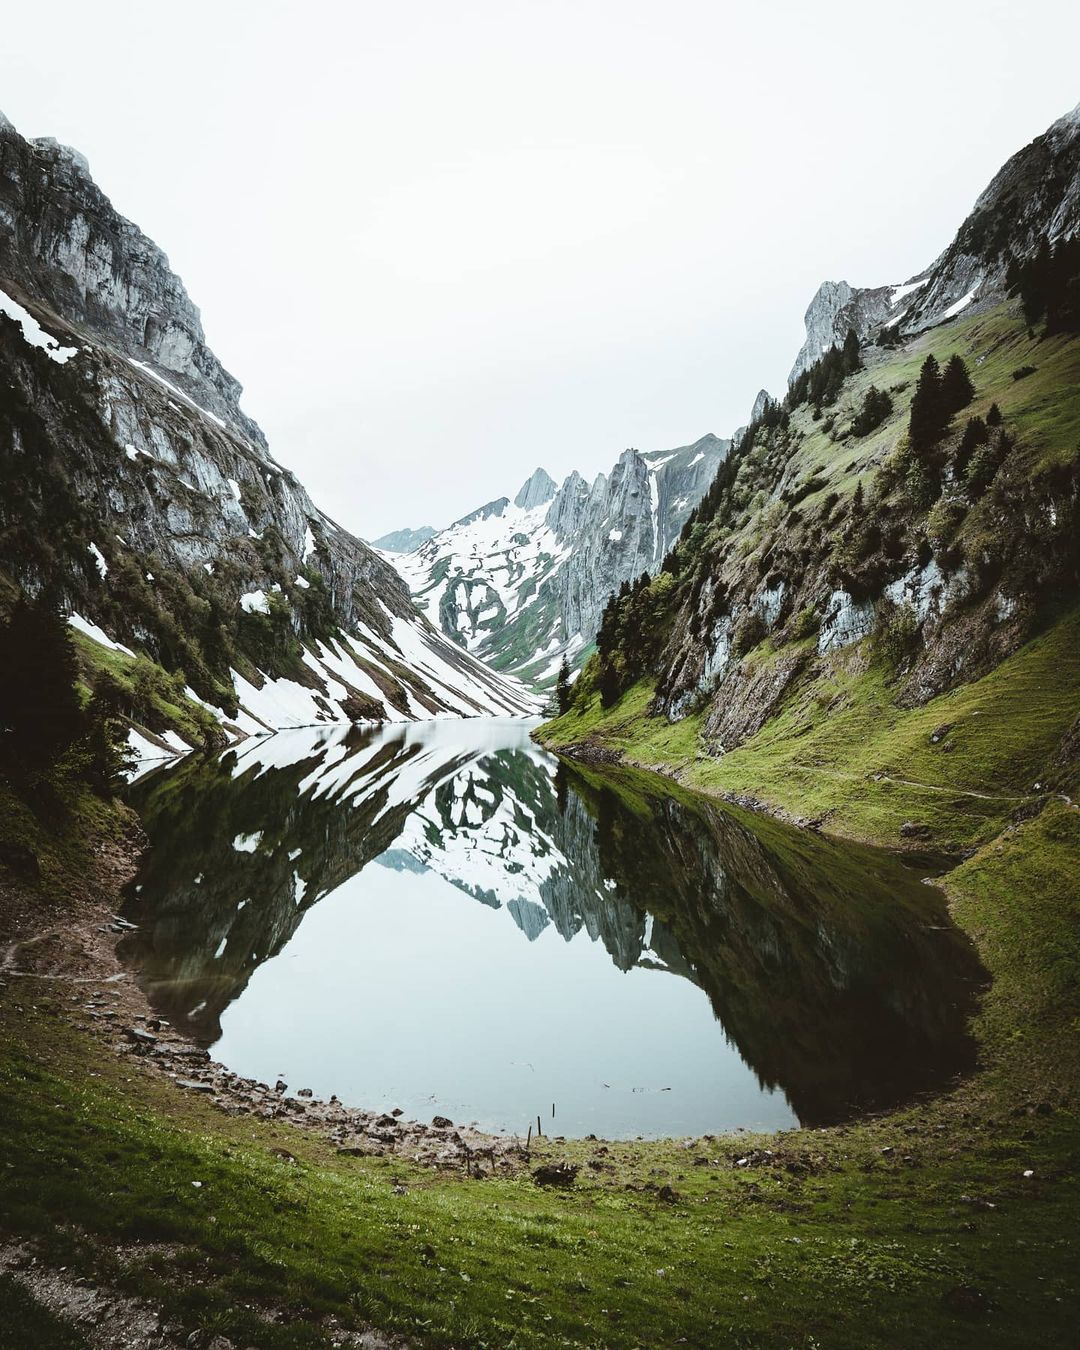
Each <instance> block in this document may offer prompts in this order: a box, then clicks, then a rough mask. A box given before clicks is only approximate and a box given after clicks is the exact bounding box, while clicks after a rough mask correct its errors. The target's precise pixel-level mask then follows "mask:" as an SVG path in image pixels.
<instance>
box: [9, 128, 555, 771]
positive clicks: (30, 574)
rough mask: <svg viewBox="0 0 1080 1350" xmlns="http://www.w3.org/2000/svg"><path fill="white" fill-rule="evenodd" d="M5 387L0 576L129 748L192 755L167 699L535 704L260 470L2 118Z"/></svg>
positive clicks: (289, 487) (222, 389) (163, 323)
mask: <svg viewBox="0 0 1080 1350" xmlns="http://www.w3.org/2000/svg"><path fill="white" fill-rule="evenodd" d="M0 381H2V384H3V387H4V390H5V397H4V401H3V408H2V416H0V476H2V480H3V482H4V485H5V490H4V493H3V496H2V499H0V582H3V583H4V587H3V589H5V590H9V592H11V593H14V592H17V591H18V590H20V589H25V590H28V591H30V592H32V593H36V592H37V591H39V590H40V589H42V588H46V589H48V590H50V591H51V592H53V593H55V594H57V595H59V596H60V598H61V600H62V603H63V604H64V605H65V607H66V608H67V609H68V611H69V612H70V613H71V614H72V616H73V624H74V627H75V628H76V629H77V630H78V631H79V633H80V638H79V644H80V654H81V656H82V658H83V662H84V666H85V667H88V669H87V670H86V674H87V678H88V679H90V678H92V676H93V671H94V670H95V669H97V668H100V667H101V666H102V665H108V666H109V667H110V669H111V670H112V671H113V672H114V673H117V674H118V675H119V676H120V677H121V682H122V683H123V684H124V685H125V687H126V688H127V689H128V690H129V691H130V694H131V708H130V711H131V714H132V720H133V722H134V723H135V730H136V733H137V734H136V740H137V742H138V744H139V745H140V747H141V746H142V744H143V742H145V741H146V740H147V734H146V733H149V737H150V744H151V745H155V744H156V742H157V741H162V742H164V744H166V745H168V744H170V742H169V741H168V739H167V735H168V734H172V732H174V731H175V729H177V728H179V730H180V734H181V736H182V737H184V740H185V742H190V741H191V740H192V739H196V740H197V737H194V738H193V736H192V731H191V728H192V725H195V723H192V722H191V720H190V719H189V720H188V721H187V723H186V725H185V723H184V719H183V718H177V719H175V720H174V721H170V717H169V713H168V708H169V707H170V706H172V705H174V704H175V703H176V702H177V700H179V702H180V703H181V704H182V703H183V701H184V693H183V690H184V689H185V687H186V689H187V696H188V698H191V699H194V700H197V701H198V702H199V703H201V704H202V705H203V706H204V707H207V708H209V709H210V711H211V713H212V715H213V717H214V719H215V720H216V721H217V722H218V723H219V724H220V725H221V726H222V727H223V728H224V730H225V733H226V734H227V735H232V736H234V737H235V736H239V735H242V734H252V733H260V732H263V731H266V730H273V729H276V728H279V727H285V726H298V725H303V724H310V723H313V722H318V721H350V720H354V721H355V720H390V721H394V720H402V719H420V718H431V717H446V716H453V717H458V716H477V715H481V716H486V715H491V714H503V713H509V714H521V713H526V712H529V711H531V710H532V709H533V708H534V707H535V702H534V700H533V699H532V698H531V697H530V696H529V694H528V693H527V692H526V691H525V690H524V689H523V688H522V687H521V686H520V685H518V684H516V683H515V682H513V681H508V680H505V679H503V678H501V677H500V676H498V675H497V674H496V673H495V672H493V671H491V670H490V669H488V668H487V667H485V666H484V665H482V664H481V663H479V662H478V661H476V660H474V659H473V658H472V657H471V656H469V655H468V653H467V652H465V651H463V650H462V649H461V647H460V646H458V645H456V644H454V643H452V642H449V641H448V640H447V639H446V637H445V636H444V635H443V634H442V633H441V632H440V631H439V630H438V629H437V628H436V627H434V626H433V625H431V624H430V623H429V622H428V621H427V620H426V619H425V618H424V617H423V616H422V615H421V614H419V613H418V612H417V610H416V607H415V606H414V604H413V602H412V600H411V598H410V596H409V593H408V590H407V588H406V587H405V585H404V584H403V582H402V580H401V578H400V577H399V576H398V575H397V573H396V572H395V571H394V570H393V568H392V567H390V566H389V565H388V564H387V563H386V562H385V561H384V560H383V558H382V557H380V556H379V555H378V554H377V553H375V552H374V551H373V550H372V549H370V548H369V547H368V546H367V545H366V544H364V543H363V542H361V541H360V540H359V539H357V538H355V537H354V536H353V535H352V534H350V533H349V532H348V531H347V530H346V529H344V528H343V527H342V526H341V525H340V524H338V523H337V522H335V521H334V520H332V519H331V518H330V517H329V516H328V515H326V513H325V512H323V511H321V510H320V509H319V508H318V507H316V506H315V505H314V503H313V502H312V501H311V499H310V497H309V496H308V494H307V493H306V491H305V490H304V488H303V486H302V485H301V484H300V483H299V482H298V481H297V479H296V478H295V477H294V476H293V474H292V473H290V472H289V471H288V470H287V469H285V468H284V467H283V466H282V465H281V464H279V463H278V462H277V461H276V460H275V459H274V458H273V456H272V455H271V453H270V451H269V449H268V447H267V444H266V441H265V438H264V437H263V435H262V432H261V431H260V430H259V428H258V426H257V425H256V424H255V423H254V422H253V421H252V420H251V419H250V418H249V417H248V416H247V415H246V414H245V413H244V412H242V411H241V409H240V407H239V395H240V386H239V384H238V383H237V382H236V380H235V379H233V377H232V376H231V375H229V374H228V372H227V371H225V370H224V369H223V368H222V367H221V364H220V362H218V360H217V358H216V357H215V356H214V354H213V353H212V352H211V351H210V349H209V348H208V346H207V345H206V341H205V337H204V334H203V331H202V326H201V322H200V320H199V314H198V311H197V310H196V309H195V307H194V305H193V304H192V303H191V301H190V299H189V298H188V296H187V293H186V292H185V290H184V287H183V284H182V283H181V281H180V280H179V278H178V277H176V276H175V275H174V274H173V273H172V271H171V270H170V269H169V265H168V260H167V259H166V257H165V255H164V254H163V253H162V252H161V250H160V249H159V248H158V247H157V246H156V245H155V244H154V243H153V242H152V241H151V240H149V239H147V238H146V236H145V235H143V234H142V233H141V232H140V231H139V230H138V228H137V227H136V226H134V225H133V224H131V222H130V221H127V220H125V219H124V218H123V217H121V216H120V215H119V214H118V213H117V212H116V211H115V209H114V208H113V207H112V205H111V203H110V202H109V201H108V199H107V198H106V197H105V196H104V195H103V194H102V193H101V191H100V190H99V189H98V188H97V186H96V185H95V184H94V182H93V180H92V178H91V177H90V174H89V169H88V166H87V165H86V162H85V160H83V159H82V157H81V156H79V155H78V154H77V153H76V152H74V151H71V150H69V149H67V148H66V147H64V146H59V145H57V144H56V143H55V142H53V141H49V140H40V141H28V140H25V139H24V138H23V137H21V136H19V134H18V133H17V132H16V131H15V129H14V128H13V127H12V126H11V124H10V123H9V122H7V121H6V120H5V119H3V118H2V117H0ZM74 616H78V617H74ZM140 663H141V664H140ZM155 671H156V673H155ZM202 720H203V722H204V723H206V719H205V718H203V719H202ZM206 724H207V725H209V726H212V723H206ZM155 738H156V739H155ZM158 748H160V747H158Z"/></svg>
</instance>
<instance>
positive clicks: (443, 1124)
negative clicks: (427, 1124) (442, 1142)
mask: <svg viewBox="0 0 1080 1350" xmlns="http://www.w3.org/2000/svg"><path fill="white" fill-rule="evenodd" d="M431 1123H432V1125H433V1126H434V1127H435V1129H437V1130H450V1129H453V1126H454V1122H453V1121H452V1120H451V1119H450V1117H449V1116H432V1117H431Z"/></svg>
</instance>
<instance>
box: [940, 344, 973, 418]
mask: <svg viewBox="0 0 1080 1350" xmlns="http://www.w3.org/2000/svg"><path fill="white" fill-rule="evenodd" d="M974 397H975V386H974V385H973V384H972V383H971V376H970V375H969V374H968V369H967V366H966V365H965V364H964V358H963V357H962V356H958V355H956V354H955V353H954V354H953V355H952V356H950V357H949V360H948V362H947V364H946V366H945V372H944V374H943V375H942V377H941V401H942V403H943V405H944V407H945V408H946V409H947V411H948V413H949V415H950V416H951V415H952V414H953V413H956V412H959V411H960V409H961V408H966V407H967V405H968V404H969V403H970V402H971V400H972V399H973V398H974Z"/></svg>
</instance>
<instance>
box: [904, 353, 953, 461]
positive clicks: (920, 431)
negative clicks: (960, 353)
mask: <svg viewBox="0 0 1080 1350" xmlns="http://www.w3.org/2000/svg"><path fill="white" fill-rule="evenodd" d="M948 423H949V413H948V412H947V411H946V408H945V404H944V401H943V399H942V395H941V370H940V368H939V366H938V363H937V360H936V359H935V357H934V355H933V353H932V352H931V354H930V355H929V356H928V357H927V358H926V360H925V361H924V362H923V364H922V369H921V370H920V371H919V381H918V384H916V386H915V395H914V397H913V398H912V400H911V418H910V420H909V422H908V439H909V441H910V442H911V448H912V450H914V452H915V453H916V454H917V455H922V454H925V453H926V451H927V450H929V449H931V448H932V447H933V446H934V445H935V444H936V443H937V441H938V440H940V438H941V435H942V433H943V432H944V430H945V428H946V426H948Z"/></svg>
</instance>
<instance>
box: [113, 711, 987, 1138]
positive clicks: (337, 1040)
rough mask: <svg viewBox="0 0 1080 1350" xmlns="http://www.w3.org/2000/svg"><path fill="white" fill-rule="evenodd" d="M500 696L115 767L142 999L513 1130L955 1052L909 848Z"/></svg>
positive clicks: (616, 1119) (613, 1124)
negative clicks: (493, 701)
mask: <svg viewBox="0 0 1080 1350" xmlns="http://www.w3.org/2000/svg"><path fill="white" fill-rule="evenodd" d="M531 725H533V724H530V723H526V722H522V721H464V722H462V721H455V722H435V723H427V724H418V725H417V724H412V725H408V726H405V727H393V728H386V729H380V730H359V729H355V728H341V727H335V728H332V729H320V730H302V731H291V732H282V733H279V734H278V735H277V736H274V737H270V738H267V739H265V740H260V741H248V742H245V743H244V744H242V745H241V746H240V747H238V748H236V749H232V750H229V751H226V752H224V753H222V754H219V755H216V756H189V757H188V758H187V759H185V760H183V761H181V762H179V763H177V764H176V765H175V766H172V767H166V768H163V769H161V770H159V771H157V772H156V773H154V774H152V775H150V776H149V777H148V778H146V779H144V780H142V781H141V782H139V783H137V784H135V785H134V787H133V788H132V789H131V800H132V802H133V804H134V805H135V807H136V808H137V809H138V811H139V812H140V814H141V816H142V820H143V824H144V827H145V829H146V832H147V834H148V835H149V838H150V841H151V845H152V847H151V848H150V850H149V851H148V853H147V855H146V858H145V860H144V864H143V867H142V870H141V873H140V875H139V877H138V879H137V882H136V884H135V885H134V886H133V888H132V891H131V893H130V896H129V903H128V905H127V908H126V910H125V913H126V917H127V918H128V919H130V920H131V921H133V922H134V923H136V924H137V925H138V931H137V932H135V933H133V934H132V935H131V936H130V937H129V938H128V939H127V940H126V941H125V943H124V945H123V954H124V956H125V959H126V960H127V961H128V962H129V963H130V964H131V965H132V966H133V967H134V968H135V969H136V971H137V973H138V977H139V980H140V982H141V984H142V986H143V988H144V989H145V990H146V991H147V994H148V995H149V997H150V1000H151V1002H152V1003H153V1005H154V1006H155V1007H156V1008H157V1009H158V1010H159V1012H160V1013H161V1014H162V1015H163V1016H165V1017H167V1018H168V1019H169V1020H170V1021H171V1022H172V1023H173V1024H174V1025H176V1026H178V1027H182V1028H183V1029H184V1030H185V1031H186V1032H187V1033H188V1034H189V1035H191V1036H192V1037H193V1038H194V1039H196V1040H197V1041H199V1042H200V1043H201V1044H203V1045H206V1046H212V1047H213V1053H214V1057H215V1058H216V1059H218V1060H220V1061H221V1062H222V1063H224V1064H226V1065H227V1066H228V1067H229V1068H231V1069H233V1070H235V1071H236V1072H238V1073H241V1074H243V1075H245V1076H248V1077H252V1078H256V1079H261V1080H263V1081H266V1082H270V1083H273V1082H274V1081H275V1079H276V1078H278V1077H281V1078H284V1079H285V1081H286V1082H287V1083H288V1084H289V1088H290V1091H295V1090H297V1089H299V1088H301V1087H310V1088H312V1089H313V1090H314V1092H315V1094H316V1096H321V1097H329V1096H330V1095H331V1094H332V1093H336V1094H337V1096H338V1097H339V1098H341V1100H342V1101H344V1102H346V1103H348V1104H349V1105H354V1106H364V1107H370V1108H383V1109H386V1110H389V1109H392V1108H394V1107H400V1108H401V1109H402V1110H403V1111H404V1112H405V1113H406V1114H407V1115H408V1116H410V1117H414V1118H416V1119H420V1120H430V1119H431V1117H432V1116H433V1115H446V1116H449V1117H451V1119H453V1120H454V1121H455V1122H465V1123H467V1122H476V1123H478V1124H479V1125H480V1126H481V1127H483V1128H485V1129H489V1130H493V1131H498V1130H507V1131H510V1132H517V1133H524V1131H525V1129H526V1127H527V1125H528V1123H529V1122H530V1121H533V1122H535V1119H536V1117H537V1115H539V1116H540V1117H541V1119H542V1121H543V1124H544V1130H545V1133H559V1134H565V1135H567V1136H581V1135H585V1134H587V1133H590V1132H593V1133H596V1134H598V1135H603V1136H609V1137H628V1136H636V1135H646V1136H648V1135H669V1134H670V1135H689V1134H702V1133H706V1132H710V1131H712V1132H715V1131H721V1130H729V1129H733V1128H736V1127H739V1126H743V1127H746V1128H749V1129H774V1128H782V1127H786V1126H790V1125H793V1124H796V1123H799V1122H801V1123H803V1124H808V1125H819V1124H827V1123H832V1122H836V1121H842V1120H845V1119H849V1118H852V1117H854V1116H856V1115H858V1114H860V1113H862V1112H866V1111H868V1110H877V1109H882V1108H884V1107H887V1106H891V1105H894V1104H896V1103H898V1102H901V1101H904V1100H906V1099H908V1098H910V1097H912V1096H914V1095H916V1094H918V1093H920V1092H924V1091H927V1090H930V1089H932V1088H934V1087H938V1086H941V1085H942V1084H944V1083H947V1082H948V1081H950V1080H951V1079H952V1078H954V1077H955V1076H956V1075H957V1074H960V1073H962V1072H964V1071H966V1070H967V1069H968V1068H970V1067H971V1064H972V1056H973V1046H972V1042H971V1040H970V1038H969V1036H968V1034H967V1030H966V1023H967V1018H968V1017H969V1015H970V1013H971V1010H972V1006H973V1000H974V998H975V996H976V994H977V991H978V988H979V985H980V983H981V981H982V972H981V970H980V968H979V966H978V963H977V961H976V960H975V957H974V955H973V953H972V950H971V948H970V946H969V944H968V942H967V941H966V939H965V938H964V937H963V935H962V934H961V933H960V932H959V931H958V930H957V929H955V928H954V927H953V926H952V925H951V923H950V922H949V919H948V917H947V915H946V913H945V908H944V905H943V903H942V899H941V895H940V892H939V891H938V890H937V889H936V888H934V887H931V886H929V885H926V884H924V883H923V882H922V880H921V879H920V876H921V873H920V871H919V870H912V869H911V868H909V867H906V866H904V865H903V864H902V863H901V862H900V861H898V860H897V859H896V858H894V857H892V856H891V855H889V854H886V853H882V852H876V851H874V850H869V849H864V848H860V847H858V846H856V845H846V846H839V845H836V844H832V843H829V842H828V841H826V840H823V839H821V838H819V837H817V836H815V835H813V834H810V833H808V832H804V831H795V830H791V829H788V828H786V827H784V826H781V825H778V824H777V823H776V822H774V821H771V820H767V819H761V818H758V817H755V816H752V815H750V814H748V813H745V812H736V811H731V810H727V809H720V808H718V807H717V806H715V805H713V804H711V803H707V802H705V801H702V800H700V799H697V798H693V797H690V796H688V795H685V794H682V793H676V792H674V791H673V790H672V789H671V788H670V787H669V786H667V785H665V784H664V783H663V782H662V781H661V780H657V779H654V778H652V777H650V776H646V775H635V774H628V773H626V772H622V771H620V772H618V773H611V772H605V773H601V772H599V771H585V770H576V769H572V768H570V767H568V766H567V765H565V764H561V763H560V762H559V761H558V760H556V759H555V758H553V757H552V756H550V755H548V754H547V753H545V752H544V751H543V750H541V749H540V748H538V747H537V746H536V745H534V744H533V743H532V742H531V741H530V739H529V730H530V727H531ZM926 870H927V868H926V866H925V865H924V866H923V868H922V869H921V872H922V873H925V871H926ZM553 1109H554V1119H553V1118H552V1111H553Z"/></svg>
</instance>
